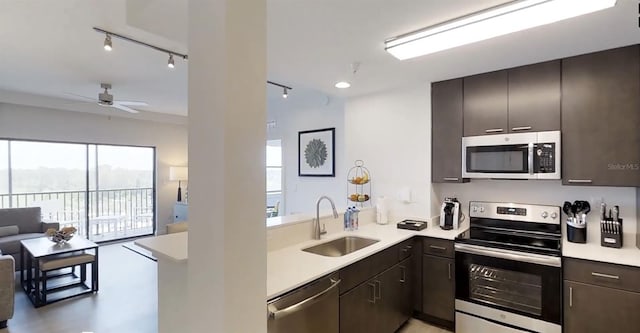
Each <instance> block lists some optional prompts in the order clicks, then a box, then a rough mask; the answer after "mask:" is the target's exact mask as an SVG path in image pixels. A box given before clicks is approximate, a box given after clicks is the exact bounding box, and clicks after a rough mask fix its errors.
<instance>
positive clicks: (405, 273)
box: [400, 266, 407, 283]
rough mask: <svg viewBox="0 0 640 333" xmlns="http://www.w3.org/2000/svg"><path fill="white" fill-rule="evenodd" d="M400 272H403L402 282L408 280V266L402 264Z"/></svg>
mask: <svg viewBox="0 0 640 333" xmlns="http://www.w3.org/2000/svg"><path fill="white" fill-rule="evenodd" d="M400 272H402V275H401V277H400V282H401V283H405V282H407V268H406V267H404V266H400Z"/></svg>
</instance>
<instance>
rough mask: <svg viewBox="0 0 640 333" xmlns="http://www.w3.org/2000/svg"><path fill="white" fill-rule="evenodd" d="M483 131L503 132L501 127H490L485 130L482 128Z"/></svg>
mask: <svg viewBox="0 0 640 333" xmlns="http://www.w3.org/2000/svg"><path fill="white" fill-rule="evenodd" d="M484 132H485V133H500V132H504V130H503V129H502V128H490V129H487V130H484Z"/></svg>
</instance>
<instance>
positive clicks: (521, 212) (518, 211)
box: [497, 206, 527, 216]
mask: <svg viewBox="0 0 640 333" xmlns="http://www.w3.org/2000/svg"><path fill="white" fill-rule="evenodd" d="M497 213H498V214H501V215H516V216H527V209H526V208H516V207H501V206H498V209H497Z"/></svg>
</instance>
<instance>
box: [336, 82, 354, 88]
mask: <svg viewBox="0 0 640 333" xmlns="http://www.w3.org/2000/svg"><path fill="white" fill-rule="evenodd" d="M349 87H351V83H349V82H347V81H340V82H338V83H336V88H338V89H347V88H349Z"/></svg>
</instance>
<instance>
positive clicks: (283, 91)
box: [282, 88, 289, 99]
mask: <svg viewBox="0 0 640 333" xmlns="http://www.w3.org/2000/svg"><path fill="white" fill-rule="evenodd" d="M287 97H289V89H287V88H282V98H284V99H287Z"/></svg>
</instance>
